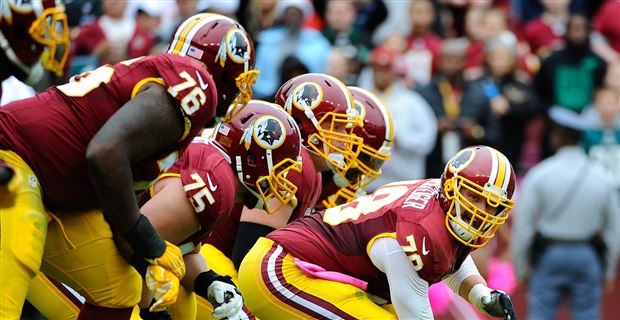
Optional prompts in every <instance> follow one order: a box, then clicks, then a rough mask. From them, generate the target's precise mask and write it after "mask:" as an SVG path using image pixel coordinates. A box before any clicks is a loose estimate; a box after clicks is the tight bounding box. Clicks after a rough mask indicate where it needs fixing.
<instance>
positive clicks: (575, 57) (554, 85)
mask: <svg viewBox="0 0 620 320" xmlns="http://www.w3.org/2000/svg"><path fill="white" fill-rule="evenodd" d="M566 31H567V32H566V35H565V47H564V48H563V49H561V50H558V51H556V52H554V53H553V54H552V55H550V56H549V57H548V58H547V59H545V60H543V62H542V65H541V69H540V71H539V72H538V74H536V78H535V82H534V86H535V88H536V92H537V93H538V96H539V97H540V100H541V103H542V106H543V107H544V108H545V109H547V108H549V107H550V106H552V105H557V106H561V107H564V108H567V109H571V110H573V111H576V112H581V110H583V108H584V107H585V106H587V105H589V104H590V103H591V101H592V93H593V92H594V89H595V88H597V87H599V86H600V85H601V83H602V82H603V77H604V75H605V68H606V64H605V62H604V61H603V60H602V59H601V58H600V57H598V56H597V55H596V54H594V53H593V52H592V50H591V49H590V41H589V37H588V35H589V31H590V28H589V26H588V20H587V19H586V18H585V17H584V16H583V15H572V16H571V17H570V18H569V20H568V22H567V28H566ZM548 127H549V126H548V124H547V125H546V126H545V129H544V132H543V134H544V137H543V139H542V156H543V157H546V156H548V155H549V154H550V153H551V152H550V148H549V145H548V142H549V139H547V138H546V136H547V135H548V132H549V128H548Z"/></svg>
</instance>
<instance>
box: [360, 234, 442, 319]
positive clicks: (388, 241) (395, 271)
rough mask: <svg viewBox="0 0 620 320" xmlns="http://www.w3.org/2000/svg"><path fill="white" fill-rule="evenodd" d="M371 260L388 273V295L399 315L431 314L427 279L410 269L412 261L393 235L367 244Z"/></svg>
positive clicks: (429, 316)
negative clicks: (370, 245) (370, 244)
mask: <svg viewBox="0 0 620 320" xmlns="http://www.w3.org/2000/svg"><path fill="white" fill-rule="evenodd" d="M370 260H371V261H372V263H373V264H374V265H375V267H377V268H378V269H379V270H381V271H382V272H383V273H385V274H386V276H387V279H388V283H389V285H390V298H391V300H392V304H393V305H394V309H395V310H396V314H397V315H398V318H400V319H432V318H433V312H432V311H431V304H430V301H429V299H428V283H427V282H426V281H424V280H423V279H422V278H420V276H419V275H418V273H417V272H416V271H415V270H413V266H412V264H411V261H409V259H408V258H407V255H405V252H404V251H403V249H402V248H401V247H400V245H399V244H398V241H397V240H396V239H394V238H389V237H384V238H380V239H377V240H376V241H375V242H374V243H373V244H372V247H371V248H370Z"/></svg>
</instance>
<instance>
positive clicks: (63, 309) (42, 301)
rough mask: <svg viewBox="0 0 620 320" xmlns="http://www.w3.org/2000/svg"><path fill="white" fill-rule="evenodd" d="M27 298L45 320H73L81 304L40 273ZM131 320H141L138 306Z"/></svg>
mask: <svg viewBox="0 0 620 320" xmlns="http://www.w3.org/2000/svg"><path fill="white" fill-rule="evenodd" d="M27 298H28V302H30V303H31V304H32V305H33V306H34V307H35V308H36V309H37V310H38V311H39V312H40V313H41V314H42V315H43V316H44V317H45V318H46V319H53V320H75V319H77V317H78V314H79V312H80V306H81V302H79V301H74V300H75V299H77V297H75V296H74V295H73V294H72V293H70V292H68V290H66V288H63V289H62V290H61V289H60V288H58V287H57V284H54V283H53V282H52V281H51V280H50V279H49V278H48V277H47V276H46V275H44V274H43V273H41V272H39V274H37V276H36V277H35V278H34V279H33V280H32V282H31V283H30V290H28V296H27ZM131 320H141V318H140V309H139V308H138V306H136V307H134V309H133V311H132V314H131Z"/></svg>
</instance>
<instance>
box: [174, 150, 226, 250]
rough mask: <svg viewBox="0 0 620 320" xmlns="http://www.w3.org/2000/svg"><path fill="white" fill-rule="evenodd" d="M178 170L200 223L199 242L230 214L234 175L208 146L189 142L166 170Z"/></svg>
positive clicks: (194, 238)
mask: <svg viewBox="0 0 620 320" xmlns="http://www.w3.org/2000/svg"><path fill="white" fill-rule="evenodd" d="M173 172H178V174H179V175H180V177H181V183H182V184H183V190H185V195H186V197H187V200H188V201H189V202H190V203H191V204H192V206H193V207H194V211H195V212H196V215H197V218H198V220H199V222H200V226H201V230H200V235H195V236H193V237H192V239H193V240H195V242H199V241H201V240H202V239H203V238H204V237H206V236H207V235H208V234H209V233H210V232H211V231H213V229H214V228H216V227H217V226H218V225H219V224H221V223H222V221H224V220H225V219H226V218H227V217H228V216H229V215H230V213H231V211H232V208H233V205H234V195H235V180H234V179H235V178H236V177H235V176H234V174H233V173H232V169H230V166H229V165H228V163H227V162H226V161H225V160H224V159H223V158H222V157H221V156H220V155H219V153H217V151H214V149H213V148H212V147H210V145H207V144H203V143H192V144H190V147H189V148H188V149H187V150H186V152H185V153H183V155H182V156H181V158H180V159H179V160H178V161H177V162H176V163H175V165H174V166H173V167H172V168H170V170H168V173H173Z"/></svg>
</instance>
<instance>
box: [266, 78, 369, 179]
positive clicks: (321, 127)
mask: <svg viewBox="0 0 620 320" xmlns="http://www.w3.org/2000/svg"><path fill="white" fill-rule="evenodd" d="M276 102H277V103H278V104H279V105H281V106H283V107H284V109H285V110H286V111H287V112H288V113H289V114H290V115H291V116H292V117H293V118H294V119H295V121H296V122H297V124H298V125H299V128H300V130H301V132H302V137H303V141H302V143H303V146H304V147H305V148H306V149H307V150H308V151H310V152H311V153H313V154H314V155H318V156H320V157H321V159H323V160H324V161H325V164H326V165H327V167H329V169H330V170H331V171H332V172H333V173H334V177H337V179H338V181H340V184H339V186H343V187H344V186H347V185H349V184H350V182H349V181H348V180H347V178H346V172H347V170H348V169H349V168H350V167H351V165H353V164H354V160H355V158H357V155H358V154H359V152H360V151H361V147H360V146H361V144H362V139H361V138H359V137H357V136H356V135H355V133H354V130H355V128H357V127H360V126H363V122H362V119H361V117H360V116H359V114H358V112H357V110H355V108H354V107H353V99H352V96H351V93H350V92H349V90H348V89H347V87H346V86H345V85H344V84H343V83H342V82H340V81H339V80H337V79H335V78H333V77H331V76H328V75H325V74H316V73H307V74H303V75H300V76H297V77H295V78H292V79H290V80H288V81H287V82H286V83H285V84H284V85H282V86H281V87H280V89H278V92H277V93H276Z"/></svg>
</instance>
